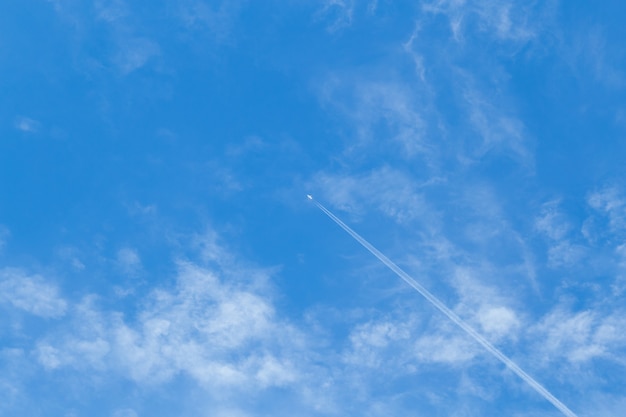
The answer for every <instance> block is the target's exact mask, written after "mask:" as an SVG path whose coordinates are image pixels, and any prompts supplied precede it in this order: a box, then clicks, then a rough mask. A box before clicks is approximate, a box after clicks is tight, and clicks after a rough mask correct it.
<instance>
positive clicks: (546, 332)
mask: <svg viewBox="0 0 626 417" xmlns="http://www.w3.org/2000/svg"><path fill="white" fill-rule="evenodd" d="M623 316H624V315H623V312H621V311H615V312H613V313H611V314H608V315H603V314H602V313H601V311H593V310H584V311H572V310H571V309H570V308H568V306H567V305H559V306H557V307H556V308H555V309H554V310H553V311H551V312H550V313H549V314H547V315H546V316H545V317H544V318H543V319H542V320H541V322H540V323H538V324H537V325H536V326H534V327H533V330H532V331H533V332H536V333H538V335H539V340H541V342H540V343H539V345H540V348H539V350H538V353H539V355H540V356H539V357H540V358H542V359H543V360H544V361H554V360H557V359H558V358H566V359H567V360H568V361H569V362H570V363H572V364H582V363H584V362H588V361H590V360H592V359H594V358H599V357H605V358H611V357H612V356H613V355H612V353H611V352H616V351H619V350H621V349H624V347H626V336H624V335H625V334H626V333H625V332H626V320H624V318H623ZM612 359H618V358H612Z"/></svg>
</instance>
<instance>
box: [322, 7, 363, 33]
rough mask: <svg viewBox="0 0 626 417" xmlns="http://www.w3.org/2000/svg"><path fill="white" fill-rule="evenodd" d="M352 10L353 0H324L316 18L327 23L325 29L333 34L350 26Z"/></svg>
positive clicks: (352, 15)
mask: <svg viewBox="0 0 626 417" xmlns="http://www.w3.org/2000/svg"><path fill="white" fill-rule="evenodd" d="M354 8H355V4H354V0H324V5H323V6H322V7H321V9H320V10H319V11H318V12H317V13H316V16H317V19H319V20H324V21H327V22H329V23H328V26H327V29H328V30H329V31H330V32H335V31H337V30H341V29H343V28H345V27H348V26H350V25H351V24H352V19H353V17H354ZM374 8H375V6H374Z"/></svg>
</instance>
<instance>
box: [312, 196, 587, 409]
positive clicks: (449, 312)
mask: <svg viewBox="0 0 626 417" xmlns="http://www.w3.org/2000/svg"><path fill="white" fill-rule="evenodd" d="M307 198H308V199H309V200H311V201H312V202H313V203H315V205H316V206H317V207H318V208H319V209H320V210H322V211H323V212H324V214H326V215H327V216H328V217H330V219H331V220H332V221H334V222H335V223H337V224H338V225H339V226H340V227H341V228H342V229H343V230H345V231H346V232H348V234H349V235H350V236H352V237H353V238H354V239H355V240H356V241H357V242H359V243H360V244H361V245H363V247H365V249H367V250H368V251H370V252H371V254H372V255H374V256H375V257H377V258H378V259H380V261H381V262H382V263H384V264H385V265H386V266H387V267H388V268H389V269H391V270H392V271H393V272H395V273H396V275H398V276H399V277H400V278H402V279H403V280H404V281H405V282H406V283H407V284H409V285H410V286H411V287H413V288H414V289H415V290H416V291H417V292H419V293H420V294H421V295H422V296H424V298H426V299H427V300H428V301H429V302H430V303H431V304H432V305H434V306H435V308H437V310H439V311H441V312H442V313H443V314H445V315H446V316H447V317H448V318H449V319H450V320H452V321H453V322H454V323H455V324H456V325H457V326H459V327H460V328H461V329H463V330H464V331H465V333H467V334H468V335H470V336H471V337H472V338H473V339H474V340H476V341H477V342H478V343H480V344H481V345H482V346H483V347H484V348H485V349H487V350H488V351H489V352H490V353H491V354H492V355H493V356H495V357H496V358H497V359H499V360H500V362H502V363H503V364H505V365H506V366H507V367H508V368H509V369H510V370H511V371H513V372H515V373H516V374H517V376H519V377H520V378H522V379H523V380H524V381H526V383H527V384H528V385H530V386H531V387H532V388H533V389H534V390H535V391H537V392H538V393H539V395H541V396H542V397H543V398H545V399H546V400H548V401H550V403H552V405H554V406H555V407H556V408H557V409H559V411H561V412H562V413H563V414H564V415H566V416H567V417H578V416H577V415H576V414H575V413H574V412H573V411H572V410H570V409H569V408H567V406H566V405H565V404H563V403H562V402H561V401H559V400H558V398H556V397H555V396H554V395H552V394H551V393H550V391H548V390H547V389H545V388H544V387H543V386H542V385H541V384H540V383H539V382H537V381H535V380H534V379H533V377H531V376H530V375H528V374H527V373H526V372H524V370H523V369H522V368H520V367H519V366H517V364H516V363H515V362H513V361H512V360H511V359H509V357H508V356H506V355H505V354H504V353H502V352H500V351H499V350H498V348H496V347H495V346H494V345H492V344H491V343H489V341H488V340H487V339H485V338H484V337H483V336H482V335H480V334H479V333H478V332H477V331H476V330H474V329H473V328H472V327H470V325H469V324H467V323H465V322H464V321H463V320H462V319H461V318H460V317H459V316H457V315H456V314H455V313H454V312H453V311H452V310H450V309H449V308H448V307H446V306H445V304H443V303H442V302H441V301H439V299H438V298H437V297H435V296H434V295H432V294H431V293H430V292H429V291H428V290H427V289H426V288H424V287H422V286H421V285H420V284H419V283H418V282H417V281H415V279H413V278H412V277H411V276H409V274H407V273H406V272H404V271H403V270H402V269H400V267H399V266H398V265H396V264H395V263H393V262H392V261H391V260H390V259H389V258H387V257H386V256H385V255H383V254H382V252H380V251H379V250H378V249H376V248H375V247H374V246H372V245H371V244H370V243H369V242H368V241H367V240H365V239H363V238H362V237H361V236H360V235H359V234H358V233H357V232H355V231H354V230H352V229H351V228H350V227H349V226H348V225H347V224H345V223H344V222H342V221H341V220H340V219H339V218H338V217H337V216H335V215H334V214H333V213H331V212H330V211H329V210H328V209H327V208H326V207H324V206H323V205H321V204H320V203H318V202H317V201H316V200H314V199H313V197H312V196H311V195H309V194H307Z"/></svg>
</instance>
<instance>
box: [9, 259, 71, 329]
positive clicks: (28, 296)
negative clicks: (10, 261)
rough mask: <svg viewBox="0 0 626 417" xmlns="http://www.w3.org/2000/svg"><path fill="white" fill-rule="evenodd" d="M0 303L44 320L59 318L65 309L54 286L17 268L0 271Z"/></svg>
mask: <svg viewBox="0 0 626 417" xmlns="http://www.w3.org/2000/svg"><path fill="white" fill-rule="evenodd" d="M0 303H1V304H6V305H12V306H13V307H15V308H18V309H20V310H24V311H26V312H28V313H31V314H34V315H36V316H40V317H44V318H59V317H61V316H63V315H64V314H65V311H66V309H67V303H66V301H65V300H63V299H62V298H61V297H60V296H59V291H58V289H57V287H56V286H54V285H52V284H50V283H48V282H46V281H45V280H44V279H43V278H42V277H41V276H40V275H29V274H27V273H26V272H24V271H23V270H21V269H18V268H3V269H0Z"/></svg>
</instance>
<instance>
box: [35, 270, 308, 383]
mask: <svg viewBox="0 0 626 417" xmlns="http://www.w3.org/2000/svg"><path fill="white" fill-rule="evenodd" d="M250 285H252V287H249V286H250ZM254 285H256V284H253V283H248V284H245V283H243V282H237V283H229V282H226V281H224V280H223V279H222V278H221V277H220V276H218V275H217V272H216V271H211V270H207V269H204V268H202V267H199V266H197V265H194V264H191V263H188V262H181V263H180V264H179V273H178V277H177V284H176V286H175V287H174V288H171V289H165V288H161V289H157V290H154V291H153V292H152V293H151V295H150V297H149V298H148V299H146V300H145V301H144V302H143V303H142V306H143V307H142V309H141V310H140V311H139V312H138V314H137V319H136V320H134V321H128V320H125V319H124V317H123V316H122V315H121V314H119V313H114V312H109V313H106V312H102V311H100V310H99V309H97V308H96V306H95V304H94V301H93V300H92V301H89V300H86V301H85V302H84V303H82V304H81V305H80V306H78V307H77V310H76V317H74V318H73V320H76V321H77V323H78V322H80V323H82V324H81V325H74V326H72V331H71V332H68V333H65V334H63V333H61V334H56V335H54V334H53V335H50V336H49V337H47V338H46V339H45V340H42V341H41V342H40V344H39V346H38V347H37V349H36V352H35V354H36V357H37V358H38V360H39V362H40V363H41V364H42V365H43V366H44V367H46V368H47V369H58V368H61V367H66V366H69V367H72V368H75V369H89V368H91V369H94V370H96V371H98V370H99V371H101V372H118V373H121V374H122V375H124V376H126V377H128V378H130V379H132V380H134V381H136V382H137V383H141V384H158V383H164V382H167V381H170V380H171V379H172V378H173V377H175V376H176V375H179V374H184V375H187V376H189V377H191V378H192V379H194V380H195V381H197V382H198V383H199V384H200V385H202V386H204V387H206V388H207V389H224V388H232V389H235V388H243V387H248V388H255V389H263V388H265V387H272V386H286V385H289V384H291V383H293V382H294V381H297V380H298V378H299V371H298V366H297V365H296V363H295V361H294V359H293V358H292V354H293V352H292V351H291V349H294V348H297V344H298V338H299V337H300V336H299V335H298V332H297V331H296V330H295V328H293V327H292V326H290V325H289V324H286V323H282V322H281V320H279V319H278V318H277V317H276V316H275V312H274V308H273V306H272V304H271V302H270V301H269V300H268V298H267V296H266V295H264V294H262V293H259V292H256V291H255V290H253V288H254ZM257 291H258V288H257Z"/></svg>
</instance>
